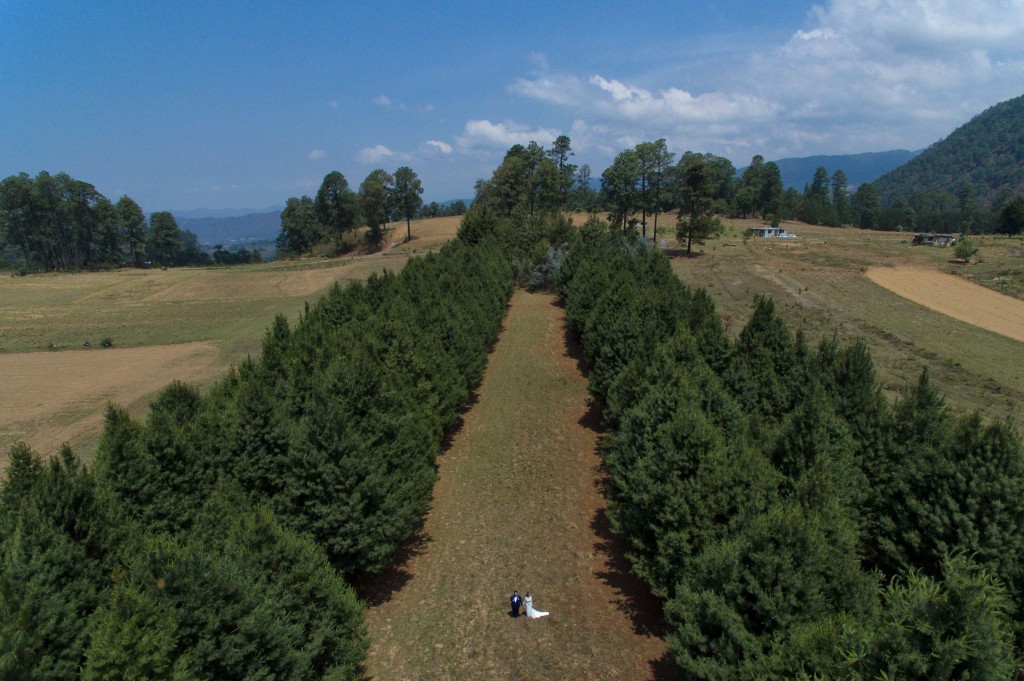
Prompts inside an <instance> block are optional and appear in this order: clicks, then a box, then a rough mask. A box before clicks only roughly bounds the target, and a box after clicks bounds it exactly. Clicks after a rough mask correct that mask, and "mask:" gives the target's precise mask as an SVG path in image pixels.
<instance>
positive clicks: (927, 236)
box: [911, 232, 960, 246]
mask: <svg viewBox="0 0 1024 681" xmlns="http://www.w3.org/2000/svg"><path fill="white" fill-rule="evenodd" d="M959 236H960V235H959V234H933V233H932V232H921V233H920V234H916V235H915V236H914V240H913V241H912V242H911V243H913V244H914V245H915V246H955V245H956V240H957V239H958V238H959Z"/></svg>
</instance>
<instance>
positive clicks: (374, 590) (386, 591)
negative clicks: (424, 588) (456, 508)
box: [350, 528, 432, 608]
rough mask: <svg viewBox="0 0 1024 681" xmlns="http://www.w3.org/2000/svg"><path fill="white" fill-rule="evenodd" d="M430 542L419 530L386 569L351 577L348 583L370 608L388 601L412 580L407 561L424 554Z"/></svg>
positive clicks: (399, 550) (421, 530)
mask: <svg viewBox="0 0 1024 681" xmlns="http://www.w3.org/2000/svg"><path fill="white" fill-rule="evenodd" d="M431 541H432V540H431V539H430V538H429V537H428V536H427V535H426V534H424V532H423V529H422V528H420V530H419V531H418V532H417V533H416V534H415V535H414V536H413V538H412V539H410V540H409V541H407V542H406V543H405V545H403V546H402V548H400V549H398V551H397V552H396V553H395V558H394V560H392V561H391V564H390V565H388V566H387V567H386V568H384V569H383V570H381V571H380V572H375V573H373V574H365V573H364V574H360V575H355V576H353V577H352V579H351V580H350V581H351V584H352V587H353V588H354V589H355V590H356V595H357V596H359V598H360V600H362V601H363V602H364V603H366V605H367V606H369V607H371V608H374V607H377V606H378V605H383V604H384V603H387V602H388V601H390V600H391V599H392V598H394V596H395V594H397V593H398V592H399V591H401V590H402V589H403V588H405V585H406V584H408V583H409V582H410V581H411V580H412V574H411V573H410V572H409V570H408V564H409V561H410V560H412V559H413V558H415V557H416V556H419V555H421V554H423V553H426V551H427V547H428V546H429V544H430V543H431Z"/></svg>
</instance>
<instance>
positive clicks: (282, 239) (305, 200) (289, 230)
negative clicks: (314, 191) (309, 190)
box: [277, 196, 325, 255]
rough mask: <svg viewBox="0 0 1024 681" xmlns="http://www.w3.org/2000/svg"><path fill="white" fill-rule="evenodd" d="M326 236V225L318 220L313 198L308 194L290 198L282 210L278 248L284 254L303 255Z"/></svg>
mask: <svg viewBox="0 0 1024 681" xmlns="http://www.w3.org/2000/svg"><path fill="white" fill-rule="evenodd" d="M324 236H325V234H324V227H323V225H321V224H320V222H319V221H318V220H317V214H316V207H315V205H314V204H313V199H311V198H309V197H308V196H303V197H302V198H295V197H294V196H293V197H291V198H289V199H288V201H287V203H286V205H285V207H284V210H283V211H281V234H280V235H278V237H277V250H278V252H279V253H281V254H283V255H301V254H302V253H306V252H308V251H309V250H310V249H311V248H312V247H313V246H315V245H316V244H317V243H319V242H320V240H321V239H323V238H324Z"/></svg>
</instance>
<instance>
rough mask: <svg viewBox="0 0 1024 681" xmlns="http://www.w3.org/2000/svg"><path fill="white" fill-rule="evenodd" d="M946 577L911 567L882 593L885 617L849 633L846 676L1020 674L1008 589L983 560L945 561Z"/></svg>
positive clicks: (975, 679) (1001, 676) (977, 677)
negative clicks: (921, 571)
mask: <svg viewBox="0 0 1024 681" xmlns="http://www.w3.org/2000/svg"><path fill="white" fill-rule="evenodd" d="M941 572H942V577H941V578H940V579H934V578H931V577H928V576H926V575H922V574H921V573H919V572H917V571H911V572H910V573H909V574H908V575H907V576H906V578H905V579H901V580H898V581H896V580H894V581H893V582H891V583H890V584H889V586H888V587H887V588H886V589H885V591H884V592H883V594H882V603H883V607H882V609H881V612H880V613H879V617H878V620H877V621H876V620H871V619H869V620H866V621H864V622H861V623H860V626H858V627H851V628H850V629H849V630H847V631H846V632H845V633H844V637H843V645H844V647H846V648H847V649H848V651H849V652H848V657H847V661H846V664H845V665H844V666H846V667H848V668H847V669H846V670H844V673H843V674H842V677H841V678H848V679H851V680H861V679H863V680H864V681H868V680H869V679H872V680H873V679H904V678H916V679H936V680H941V681H945V680H952V679H964V680H967V679H970V680H971V681H981V680H991V681H997V680H1002V679H1009V678H1013V675H1014V671H1015V669H1016V664H1015V660H1014V654H1013V636H1012V634H1011V631H1010V626H1009V624H1010V619H1011V612H1012V607H1011V603H1010V600H1009V599H1008V598H1007V597H1006V590H1005V589H1004V587H1003V586H1002V585H1001V584H1000V583H999V582H998V580H996V579H993V578H992V577H991V576H990V575H989V574H987V573H986V571H985V570H984V569H983V568H981V567H979V566H978V565H977V564H975V563H974V562H972V561H971V560H969V559H968V558H966V557H964V556H963V555H957V556H954V557H952V558H949V557H947V558H944V559H943V561H942V565H941Z"/></svg>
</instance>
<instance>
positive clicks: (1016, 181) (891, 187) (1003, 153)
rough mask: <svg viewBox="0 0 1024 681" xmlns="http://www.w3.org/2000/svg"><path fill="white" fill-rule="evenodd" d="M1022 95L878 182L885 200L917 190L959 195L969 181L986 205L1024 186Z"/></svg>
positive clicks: (1002, 104)
mask: <svg viewBox="0 0 1024 681" xmlns="http://www.w3.org/2000/svg"><path fill="white" fill-rule="evenodd" d="M1022 122H1024V96H1021V97H1016V98H1014V99H1009V100H1007V101H1005V102H1001V103H999V104H996V105H995V106H993V107H990V108H988V109H986V110H985V111H983V112H982V113H980V114H978V115H977V116H975V117H974V118H972V119H971V120H970V121H968V122H967V123H965V124H964V125H962V126H960V127H959V128H957V129H956V130H954V131H953V132H952V133H950V135H949V136H948V137H946V138H945V139H943V140H940V141H938V142H936V143H935V144H933V145H931V146H930V147H928V148H927V149H925V150H924V151H922V152H921V154H920V155H918V156H916V157H915V158H913V159H912V160H910V161H908V162H907V163H905V164H903V165H901V166H899V167H898V168H895V169H893V170H892V171H891V172H889V173H886V174H885V175H883V176H882V177H880V178H879V179H878V180H877V181H876V182H875V183H874V185H875V188H876V189H877V190H878V195H879V197H881V199H882V204H883V205H886V204H889V203H891V202H892V201H893V200H894V199H896V198H900V197H902V198H907V199H909V198H910V197H911V196H913V195H914V194H916V193H918V192H923V193H930V194H951V195H953V196H959V195H960V193H961V192H962V191H963V190H964V189H965V188H966V187H967V185H968V184H969V185H970V186H971V188H972V189H973V193H974V200H975V201H976V202H977V204H978V205H979V206H980V207H983V208H988V207H990V206H992V205H993V204H994V203H995V204H998V203H999V201H1000V200H1003V199H1006V198H1009V197H1011V196H1013V195H1015V194H1020V193H1021V192H1022V191H1024V124H1022Z"/></svg>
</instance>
